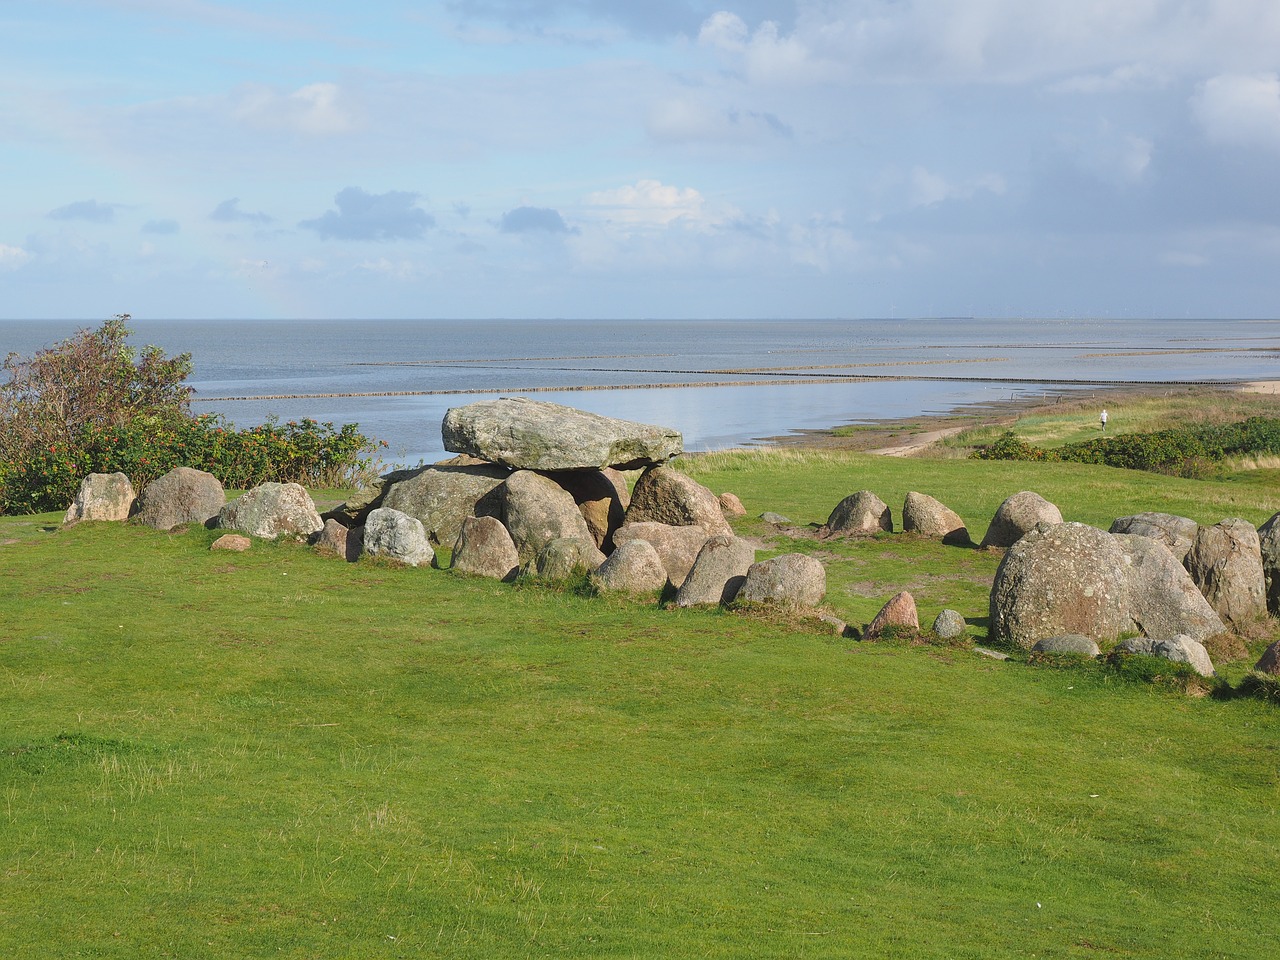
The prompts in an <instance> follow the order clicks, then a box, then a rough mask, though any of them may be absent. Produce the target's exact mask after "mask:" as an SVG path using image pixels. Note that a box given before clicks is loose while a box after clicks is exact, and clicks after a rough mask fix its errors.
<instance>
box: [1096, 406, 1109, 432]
mask: <svg viewBox="0 0 1280 960" xmlns="http://www.w3.org/2000/svg"><path fill="white" fill-rule="evenodd" d="M1098 422H1099V423H1101V424H1102V432H1103V433H1106V432H1107V411H1106V409H1103V411H1102V413H1100V414H1099V415H1098Z"/></svg>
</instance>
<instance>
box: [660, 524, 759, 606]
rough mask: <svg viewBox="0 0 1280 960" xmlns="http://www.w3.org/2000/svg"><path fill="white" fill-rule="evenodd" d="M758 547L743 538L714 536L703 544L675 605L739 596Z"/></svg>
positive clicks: (694, 604) (723, 600)
mask: <svg viewBox="0 0 1280 960" xmlns="http://www.w3.org/2000/svg"><path fill="white" fill-rule="evenodd" d="M755 562H756V550H755V547H753V546H752V545H751V544H750V543H748V542H747V541H746V540H743V539H742V538H741V537H733V536H725V535H720V536H715V537H712V538H711V539H709V540H708V541H707V542H706V543H704V544H703V545H702V549H701V550H699V551H698V556H697V558H696V559H695V560H694V561H693V567H692V568H691V569H690V570H689V574H688V576H686V577H685V578H684V582H683V583H682V584H681V585H680V591H679V592H678V593H677V594H676V606H678V607H692V606H696V605H698V604H712V603H728V602H729V601H731V600H732V599H733V598H734V597H736V596H737V595H738V591H739V590H741V589H742V585H743V583H745V582H746V579H747V571H748V570H750V569H751V564H753V563H755Z"/></svg>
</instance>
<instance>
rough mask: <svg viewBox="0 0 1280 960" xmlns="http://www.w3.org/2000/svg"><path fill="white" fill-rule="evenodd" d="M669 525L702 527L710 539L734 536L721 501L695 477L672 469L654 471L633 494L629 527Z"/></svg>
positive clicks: (629, 513) (639, 484) (643, 476)
mask: <svg viewBox="0 0 1280 960" xmlns="http://www.w3.org/2000/svg"><path fill="white" fill-rule="evenodd" d="M644 521H651V522H653V523H666V524H669V525H671V526H673V527H689V526H697V527H702V528H703V529H704V530H705V531H706V532H707V534H708V535H715V534H730V533H732V532H733V530H732V528H731V527H730V526H729V521H727V520H726V519H725V518H724V511H723V510H721V509H720V498H719V497H717V496H716V495H715V494H714V493H712V492H711V491H710V490H708V489H707V488H706V487H704V486H703V485H702V484H700V483H698V481H696V480H694V479H693V478H692V477H688V476H685V475H684V474H683V473H681V472H680V471H678V470H673V469H672V468H670V467H651V468H649V469H648V470H646V471H645V472H644V473H643V474H641V475H640V479H638V480H637V481H636V485H635V488H634V489H633V490H632V491H631V506H630V507H628V508H627V523H641V522H644Z"/></svg>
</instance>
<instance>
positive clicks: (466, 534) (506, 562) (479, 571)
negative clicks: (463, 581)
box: [451, 517, 520, 580]
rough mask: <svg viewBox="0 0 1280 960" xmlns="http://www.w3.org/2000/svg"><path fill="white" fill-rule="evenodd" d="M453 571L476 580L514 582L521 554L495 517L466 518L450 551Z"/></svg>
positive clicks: (505, 529)
mask: <svg viewBox="0 0 1280 960" xmlns="http://www.w3.org/2000/svg"><path fill="white" fill-rule="evenodd" d="M451 566H452V569H454V570H457V571H458V572H459V573H469V574H472V575H474V576H478V577H492V578H493V579H495V580H514V579H515V578H516V574H517V573H518V572H519V570H520V555H519V554H518V553H516V545H515V544H514V543H512V541H511V534H509V533H507V528H506V527H504V526H503V525H502V522H501V521H500V520H498V519H497V518H496V517H467V519H465V520H463V521H462V531H461V532H460V533H459V534H458V542H457V543H456V544H455V545H454V548H453V561H452V564H451Z"/></svg>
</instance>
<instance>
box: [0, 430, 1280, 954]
mask: <svg viewBox="0 0 1280 960" xmlns="http://www.w3.org/2000/svg"><path fill="white" fill-rule="evenodd" d="M680 465H681V469H682V470H683V471H685V472H687V473H688V474H690V475H692V476H694V477H695V478H696V479H698V480H699V481H700V482H702V483H704V484H706V485H708V486H709V487H711V488H712V489H715V490H731V491H733V492H735V493H737V494H738V496H739V497H740V498H741V499H742V500H743V502H744V503H745V504H747V506H748V516H747V517H744V518H741V519H739V520H736V521H734V528H735V531H736V532H738V533H739V534H740V535H743V536H750V537H753V538H757V539H758V540H759V542H760V543H761V544H762V546H763V549H762V550H761V551H760V555H761V556H762V557H763V556H769V555H774V554H780V553H786V552H792V551H803V552H807V553H809V554H811V555H816V556H819V557H820V558H821V559H822V560H823V562H824V565H825V566H826V569H827V575H828V599H827V601H826V603H827V605H828V607H829V609H830V610H831V612H832V613H834V614H835V615H836V616H838V617H840V618H841V619H843V620H846V621H847V622H849V623H851V624H855V625H860V624H864V623H866V622H867V621H868V620H870V619H871V617H872V616H873V615H874V614H875V612H876V611H877V610H878V609H879V607H880V606H881V605H882V604H883V603H884V601H885V600H886V599H887V598H888V597H889V596H891V595H893V594H894V593H896V592H897V591H899V590H902V589H909V590H911V591H912V593H913V594H914V595H915V598H916V601H917V604H918V606H919V608H920V611H921V615H922V618H923V619H925V620H926V621H927V620H928V619H929V618H930V617H931V615H932V614H934V613H936V612H937V611H938V610H940V609H941V608H943V607H949V608H953V609H956V610H958V611H960V612H961V613H962V614H963V615H964V617H965V618H966V620H967V621H968V623H969V635H968V641H969V643H972V642H973V641H982V640H984V639H985V633H986V616H987V597H988V593H989V590H990V585H991V580H992V577H993V576H994V572H995V567H996V564H997V563H998V559H999V554H998V553H996V552H992V551H982V550H976V549H972V548H963V547H955V546H946V545H943V544H941V543H939V542H937V541H934V540H928V539H925V538H920V537H914V536H909V535H903V534H883V535H876V536H873V537H866V538H858V539H851V540H846V541H817V540H815V539H814V537H813V536H812V530H813V528H814V527H816V526H817V525H819V524H821V523H822V522H823V521H824V520H825V518H826V516H827V514H828V512H829V511H830V509H831V507H832V506H833V505H834V504H835V503H836V502H837V501H838V500H840V498H841V497H843V496H845V495H846V494H848V493H850V492H851V491H853V490H855V489H874V490H876V491H877V492H878V493H879V494H880V495H881V496H882V497H883V498H884V500H885V501H886V502H888V503H891V504H897V503H901V502H902V498H903V497H904V496H905V494H906V493H907V492H908V491H911V490H924V491H927V492H928V493H930V494H931V495H933V496H936V497H938V498H939V499H941V500H943V501H945V502H946V503H947V504H948V505H950V506H951V507H952V508H953V509H954V510H956V511H957V512H958V513H959V514H960V515H961V517H962V518H963V519H964V520H965V521H966V523H967V524H968V526H969V529H970V530H971V531H972V532H973V533H974V535H975V537H977V536H979V535H980V534H981V532H982V530H983V529H984V527H985V525H986V522H987V521H988V520H989V519H990V517H991V516H992V514H993V512H994V511H995V509H996V507H997V506H998V505H999V504H1000V502H1001V501H1002V500H1003V499H1004V498H1005V497H1006V496H1008V495H1009V494H1011V493H1013V492H1015V491H1018V490H1036V491H1039V492H1040V493H1042V494H1043V495H1044V496H1045V497H1047V498H1049V499H1050V500H1053V501H1054V502H1055V503H1057V504H1058V505H1059V506H1060V507H1061V509H1062V513H1063V515H1064V519H1066V520H1068V521H1082V522H1085V523H1090V524H1094V525H1098V526H1101V527H1103V528H1104V529H1105V528H1106V526H1107V525H1108V524H1109V522H1110V521H1111V520H1112V519H1113V518H1114V517H1116V516H1120V515H1124V514H1129V513H1134V512H1139V511H1144V510H1154V511H1166V512H1170V513H1176V514H1179V515H1183V516H1187V517H1190V518H1192V519H1194V520H1196V521H1197V522H1199V523H1206V524H1207V523H1214V522H1216V521H1218V520H1220V519H1222V518H1223V517H1228V516H1238V517H1243V518H1245V519H1246V520H1248V521H1249V522H1250V523H1252V524H1255V525H1257V524H1260V523H1262V522H1263V521H1265V520H1266V519H1267V518H1268V517H1270V516H1271V515H1272V514H1274V513H1275V511H1276V509H1277V504H1276V502H1275V489H1276V487H1275V483H1274V480H1271V481H1270V482H1267V481H1266V480H1265V477H1264V478H1263V480H1262V481H1259V480H1258V476H1259V474H1265V473H1266V471H1244V472H1240V473H1238V474H1233V475H1231V476H1229V477H1226V478H1223V479H1211V480H1203V479H1194V478H1183V477H1169V476H1160V475H1156V474H1152V473H1147V472H1141V471H1132V470H1122V469H1116V468H1112V467H1106V466H1099V465H1095V464H1087V463H1066V462H998V461H986V460H971V459H941V460H918V459H897V458H888V457H872V456H867V455H863V454H858V453H852V452H842V451H812V452H809V451H801V450H760V451H751V452H741V451H739V452H724V453H717V454H710V455H704V456H696V457H685V458H682V459H681V461H680ZM317 496H318V497H319V498H320V499H321V500H322V501H323V500H324V499H326V498H325V496H324V494H321V493H317ZM344 496H345V493H344V492H336V493H333V494H330V495H329V496H328V498H327V499H328V501H329V502H330V503H335V502H337V501H338V500H341V499H343V498H344ZM766 510H768V511H776V512H778V513H780V514H783V515H785V516H786V517H788V518H790V522H789V523H787V524H777V523H773V524H769V523H765V522H764V521H763V520H761V519H759V518H758V515H759V514H760V513H761V512H763V511H766ZM59 519H60V515H59V514H43V515H36V516H22V517H18V516H10V517H3V518H0V609H3V610H4V611H5V614H4V619H3V621H2V622H0V623H2V625H0V682H3V683H4V684H5V686H6V687H7V688H8V689H9V691H10V695H9V696H7V697H4V698H0V731H3V732H2V733H0V789H2V790H3V794H4V796H3V800H4V803H3V806H2V807H0V817H3V823H4V827H5V829H4V830H3V831H0V863H2V864H3V869H0V919H2V920H3V923H0V945H4V946H7V947H10V948H11V949H10V951H9V952H12V953H15V955H16V954H18V953H22V954H23V955H39V954H40V952H41V950H42V949H43V951H44V952H45V953H46V954H47V955H65V954H68V953H73V952H74V951H76V950H78V951H80V952H81V953H83V954H84V955H88V956H120V957H125V956H128V957H162V956H173V955H180V956H190V955H218V956H261V955H266V954H272V955H279V956H293V957H309V956H318V955H323V956H333V955H336V956H350V957H395V956H452V957H529V956H548V955H556V956H582V957H598V956H620V957H621V956H668V957H706V956H712V957H748V956H753V957H754V956H788V957H791V956H794V957H845V956H850V955H869V956H886V955H899V956H912V957H925V958H928V957H937V958H944V957H945V958H956V957H960V958H979V957H981V958H986V957H1025V956H1028V955H1032V954H1034V955H1037V956H1048V957H1083V956H1094V955H1097V954H1099V953H1108V954H1113V955H1118V956H1127V957H1136V958H1148V957H1149V958H1156V957H1161V958H1163V957H1167V956H1175V955H1176V956H1180V957H1203V958H1211V957H1214V958H1216V957H1240V958H1246V957H1250V958H1251V957H1257V956H1265V955H1267V954H1268V952H1269V951H1270V949H1271V947H1270V944H1271V940H1272V938H1273V931H1272V926H1271V924H1270V923H1269V920H1268V916H1267V912H1266V908H1267V904H1269V903H1270V902H1271V900H1272V899H1273V898H1274V896H1275V893H1276V891H1277V885H1276V879H1275V878H1276V877H1277V876H1278V875H1280V843H1277V842H1276V840H1275V838H1274V837H1273V836H1272V835H1271V832H1270V831H1268V830H1267V827H1266V825H1267V823H1268V822H1270V819H1271V818H1272V817H1273V815H1274V808H1275V803H1276V797H1277V790H1278V789H1280V781H1278V780H1277V772H1276V764H1275V761H1274V747H1275V744H1276V742H1277V740H1278V739H1280V712H1277V711H1276V708H1275V705H1274V704H1273V703H1269V702H1264V701H1263V700H1262V699H1258V698H1257V697H1245V698H1235V699H1219V698H1215V697H1202V698H1188V697H1187V696H1185V695H1184V694H1182V693H1181V692H1180V690H1179V688H1177V687H1176V685H1168V686H1166V685H1152V684H1151V683H1149V682H1148V681H1149V680H1150V679H1151V678H1150V677H1149V676H1145V675H1140V676H1131V675H1129V674H1130V673H1133V672H1140V668H1141V667H1142V666H1143V663H1142V661H1139V660H1136V659H1135V660H1134V661H1130V663H1129V666H1131V667H1132V668H1133V669H1132V670H1129V671H1128V672H1122V671H1118V670H1113V669H1112V670H1109V669H1105V668H1103V667H1086V666H1083V665H1082V664H1077V663H1074V662H1070V661H1066V660H1053V659H1051V658H1039V659H1037V658H1032V657H1028V656H1026V655H1023V654H1020V653H1019V652H1018V651H1008V652H1009V653H1010V655H1011V659H1010V660H1008V661H1004V662H998V661H995V660H992V659H989V658H987V657H984V656H980V655H978V654H977V653H975V652H974V651H973V650H972V649H971V648H970V647H969V646H968V644H962V645H958V646H931V645H924V646H913V645H910V644H908V643H907V642H905V641H904V642H881V643H861V642H858V641H856V640H852V639H849V638H847V637H840V636H837V635H835V634H833V632H832V631H831V629H830V628H829V627H827V626H826V625H825V624H822V623H821V622H820V621H817V620H811V619H808V618H805V617H790V616H787V615H785V614H772V615H768V614H758V615H735V614H730V613H726V612H724V611H721V610H696V609H689V610H683V609H676V608H675V607H674V606H670V605H666V604H663V603H662V602H661V600H660V597H659V596H658V595H656V594H654V595H650V596H646V597H642V598H640V599H639V600H629V599H625V598H621V597H618V596H604V595H601V596H591V595H589V591H587V590H585V589H583V586H582V584H580V583H579V584H577V585H573V584H570V585H568V586H566V587H563V588H561V589H555V588H553V587H551V586H549V585H547V584H533V583H521V582H517V583H516V584H514V585H511V584H502V583H498V582H495V581H490V580H484V579H478V578H469V577H464V576H460V575H457V574H454V573H451V572H448V571H443V570H430V569H411V568H406V567H399V566H395V565H392V564H388V563H385V562H378V561H376V560H369V559H363V560H361V561H360V562H358V563H356V564H347V563H342V562H338V561H335V560H333V559H329V558H324V557H321V556H319V555H317V554H316V553H314V552H313V551H311V550H309V549H307V548H306V547H304V546H301V545H291V544H288V543H258V544H255V546H254V548H253V549H252V550H251V551H249V552H247V553H243V554H235V555H229V554H222V553H215V552H210V551H209V549H208V547H209V545H210V543H211V542H212V540H213V538H214V537H216V536H217V535H218V533H217V532H214V531H209V530H206V529H204V528H202V527H190V528H187V529H181V530H177V531H174V532H171V533H168V534H165V533H161V532H158V531H155V530H151V529H149V528H145V527H139V526H134V525H126V524H92V523H82V524H78V525H75V526H72V527H68V528H60V527H59V526H58V520H59ZM1274 639H1276V623H1275V621H1274V620H1269V619H1268V620H1262V621H1260V622H1259V623H1258V624H1257V625H1256V626H1255V628H1254V630H1253V632H1252V633H1251V634H1250V635H1249V636H1247V637H1246V638H1245V643H1246V644H1247V646H1248V647H1249V656H1247V657H1241V658H1239V659H1237V660H1235V661H1234V662H1230V663H1227V662H1223V663H1221V664H1219V668H1220V673H1221V674H1222V675H1223V681H1224V683H1226V684H1230V685H1232V687H1233V688H1236V689H1241V690H1245V689H1246V688H1248V687H1249V686H1250V684H1251V683H1252V684H1256V683H1257V682H1258V681H1256V680H1252V679H1250V676H1251V675H1249V674H1248V667H1249V665H1250V664H1251V663H1252V662H1253V659H1256V656H1257V654H1258V653H1259V652H1260V650H1261V648H1262V647H1263V646H1265V645H1266V644H1268V643H1269V642H1271V641H1272V640H1274ZM1163 669H1164V670H1165V673H1166V675H1168V674H1170V673H1174V672H1176V671H1174V670H1171V669H1170V666H1169V665H1168V664H1167V663H1166V664H1165V665H1164V667H1163ZM51 902H57V903H58V904H59V905H60V910H61V911H62V913H63V915H64V916H65V917H66V918H67V922H65V923H62V924H57V925H51V924H50V923H49V921H48V919H47V917H48V905H49V904H50V903H51ZM33 947H34V948H35V949H34V952H33Z"/></svg>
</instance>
